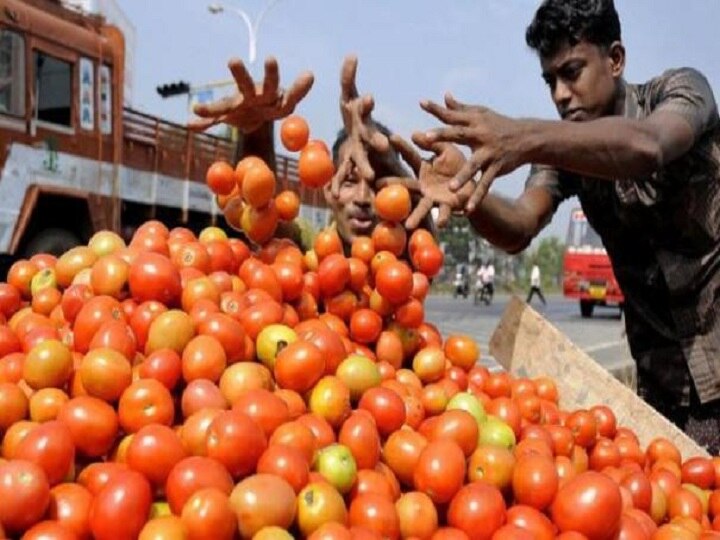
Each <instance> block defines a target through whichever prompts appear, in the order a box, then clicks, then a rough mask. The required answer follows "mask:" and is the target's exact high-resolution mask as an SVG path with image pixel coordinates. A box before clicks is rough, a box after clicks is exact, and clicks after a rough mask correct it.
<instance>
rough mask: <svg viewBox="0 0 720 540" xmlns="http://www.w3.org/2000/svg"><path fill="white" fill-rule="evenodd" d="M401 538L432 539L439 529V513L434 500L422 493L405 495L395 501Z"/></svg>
mask: <svg viewBox="0 0 720 540" xmlns="http://www.w3.org/2000/svg"><path fill="white" fill-rule="evenodd" d="M395 511H396V512H397V515H398V522H399V527H400V536H401V537H402V538H411V537H417V538H430V536H431V535H432V534H433V533H434V532H435V531H436V530H437V527H438V513H437V510H436V509H435V505H434V503H433V502H432V499H431V498H430V497H428V496H427V495H426V494H425V493H423V492H421V491H410V492H407V493H404V494H403V495H401V496H400V498H399V499H398V500H397V501H395Z"/></svg>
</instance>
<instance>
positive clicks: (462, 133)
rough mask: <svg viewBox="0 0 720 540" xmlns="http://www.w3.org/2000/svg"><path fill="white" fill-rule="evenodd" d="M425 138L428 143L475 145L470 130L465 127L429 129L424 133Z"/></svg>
mask: <svg viewBox="0 0 720 540" xmlns="http://www.w3.org/2000/svg"><path fill="white" fill-rule="evenodd" d="M425 138H426V140H428V141H430V142H448V143H455V144H462V145H465V146H475V145H477V142H476V141H475V138H474V137H473V132H472V130H471V128H469V127H465V126H452V127H444V128H435V129H431V130H428V131H426V132H425Z"/></svg>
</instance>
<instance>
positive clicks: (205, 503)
mask: <svg viewBox="0 0 720 540" xmlns="http://www.w3.org/2000/svg"><path fill="white" fill-rule="evenodd" d="M180 519H181V520H182V524H183V526H184V527H185V531H186V534H187V538H188V539H192V540H216V539H217V540H232V539H233V537H234V535H235V532H236V530H237V518H236V517H235V513H234V512H233V510H232V507H231V506H230V498H229V497H228V495H227V494H226V493H224V492H223V491H221V490H219V489H217V488H205V489H200V490H198V491H196V492H195V493H194V494H193V495H192V496H191V497H190V498H189V499H188V500H187V502H186V503H185V505H183V507H182V513H181V516H180Z"/></svg>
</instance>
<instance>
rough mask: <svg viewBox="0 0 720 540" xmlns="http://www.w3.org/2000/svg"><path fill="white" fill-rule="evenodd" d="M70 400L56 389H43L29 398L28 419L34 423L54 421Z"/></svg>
mask: <svg viewBox="0 0 720 540" xmlns="http://www.w3.org/2000/svg"><path fill="white" fill-rule="evenodd" d="M69 399H70V398H69V397H68V395H67V394H66V393H65V392H63V391H62V390H58V389H57V388H43V389H42V390H38V391H37V392H35V393H34V394H33V395H32V396H31V397H30V419H31V420H33V421H34V422H47V421H49V420H55V419H56V418H57V415H58V413H59V412H60V408H61V407H62V406H63V405H64V404H65V403H67V402H68V400H69Z"/></svg>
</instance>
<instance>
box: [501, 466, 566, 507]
mask: <svg viewBox="0 0 720 540" xmlns="http://www.w3.org/2000/svg"><path fill="white" fill-rule="evenodd" d="M512 485H513V492H514V494H515V499H516V500H517V501H518V502H520V503H521V504H526V505H528V506H532V507H533V508H536V509H538V510H544V509H545V508H547V507H548V506H549V505H550V503H552V501H553V499H554V497H555V493H556V492H557V490H558V475H557V470H556V468H555V462H554V461H553V460H552V458H550V457H546V456H544V455H540V454H529V455H527V456H524V457H522V458H519V459H518V461H517V463H516V464H515V468H514V470H513V481H512Z"/></svg>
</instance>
